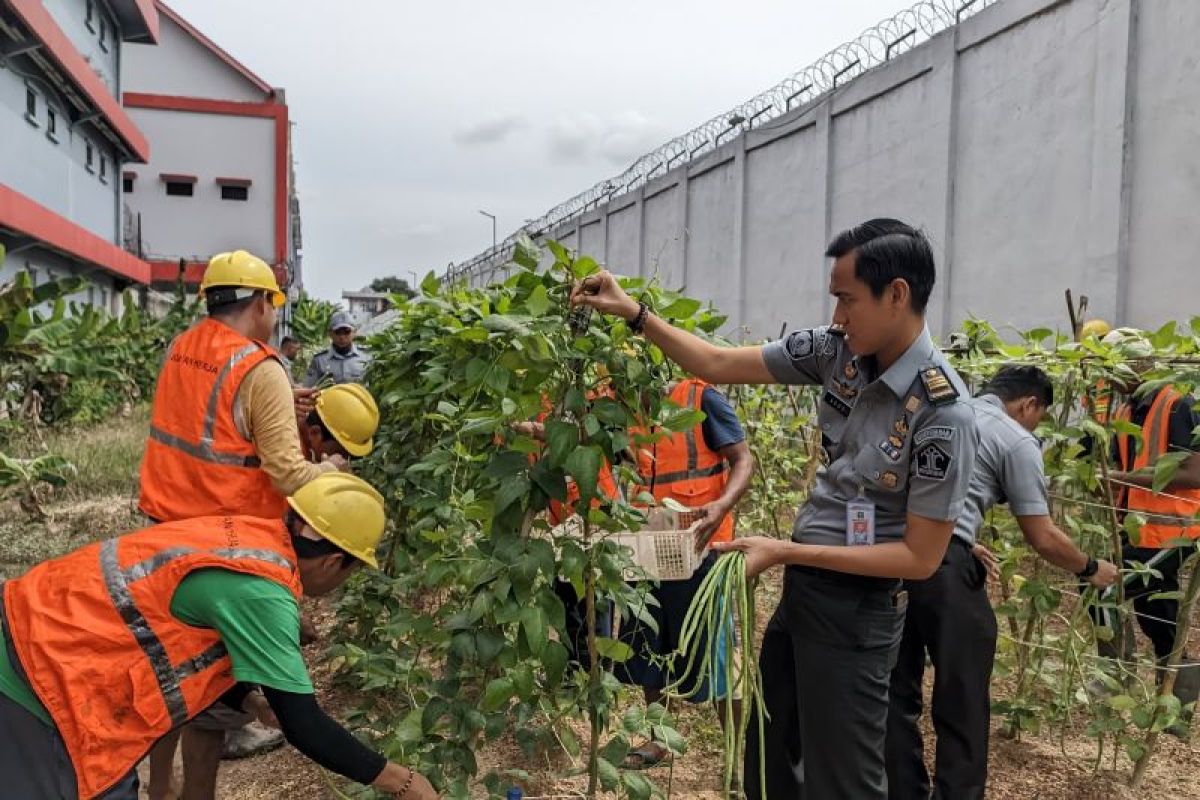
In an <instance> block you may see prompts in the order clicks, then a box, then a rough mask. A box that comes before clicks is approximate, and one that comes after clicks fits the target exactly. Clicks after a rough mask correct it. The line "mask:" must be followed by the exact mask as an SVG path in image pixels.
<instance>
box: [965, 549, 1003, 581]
mask: <svg viewBox="0 0 1200 800" xmlns="http://www.w3.org/2000/svg"><path fill="white" fill-rule="evenodd" d="M971 555H973V556H975V558H977V559H978V560H979V563H980V564H983V568H984V569H985V570H987V576H988V580H989V581H991V582H993V583H996V582H997V581H999V580H1000V562H999V561H997V560H996V554H995V553H993V552H992V551H991V550H988V549H987V548H986V547H984V546H983V545H981V544H977V545H975V546H974V547H972V548H971Z"/></svg>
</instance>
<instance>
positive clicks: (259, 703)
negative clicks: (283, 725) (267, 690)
mask: <svg viewBox="0 0 1200 800" xmlns="http://www.w3.org/2000/svg"><path fill="white" fill-rule="evenodd" d="M242 710H243V711H245V712H246V713H247V714H253V715H254V718H255V719H257V720H258V721H259V722H261V723H262V724H263V725H266V726H267V727H268V728H275V729H276V730H279V720H278V719H276V717H275V712H274V711H272V710H271V704H270V703H268V702H267V698H265V697H263V695H262V692H259V691H257V690H256V691H253V692H251V693H250V694H248V695H246V699H245V700H243V701H242Z"/></svg>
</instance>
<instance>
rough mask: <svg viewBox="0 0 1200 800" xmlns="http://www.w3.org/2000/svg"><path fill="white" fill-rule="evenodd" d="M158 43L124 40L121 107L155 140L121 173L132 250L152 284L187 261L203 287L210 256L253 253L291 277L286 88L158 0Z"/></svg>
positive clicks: (296, 235) (188, 272)
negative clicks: (147, 266)
mask: <svg viewBox="0 0 1200 800" xmlns="http://www.w3.org/2000/svg"><path fill="white" fill-rule="evenodd" d="M154 6H155V8H156V10H157V12H158V15H159V35H158V44H157V46H155V47H129V48H127V49H126V52H125V55H124V59H123V63H122V70H121V74H122V79H123V81H124V83H125V87H124V88H125V93H124V97H123V104H124V106H125V109H126V110H127V112H128V114H129V117H130V118H131V119H132V121H133V123H134V124H135V125H136V126H137V127H138V128H139V129H140V130H142V131H143V132H144V133H145V135H146V137H147V138H148V139H149V140H150V141H151V143H152V144H153V147H152V150H151V152H150V157H149V158H148V159H146V161H145V163H141V164H130V165H129V166H127V167H126V168H125V169H124V171H123V174H122V184H123V187H122V188H123V194H122V198H123V201H124V217H125V227H126V233H127V240H128V241H129V242H130V243H131V245H132V246H131V249H133V250H134V252H136V253H138V254H139V256H140V257H141V258H143V259H145V260H146V261H148V262H149V263H150V266H151V278H152V281H153V283H154V284H155V285H159V286H165V285H170V284H172V283H174V281H175V280H176V278H177V276H178V274H179V269H180V265H181V263H182V265H183V267H184V270H185V278H186V280H187V281H188V283H190V284H197V283H199V280H200V277H201V275H202V273H203V270H204V266H205V265H206V263H207V261H208V259H209V258H210V257H211V256H213V255H214V254H216V253H221V252H225V251H228V250H239V249H240V250H249V251H250V252H252V253H254V254H255V255H257V256H259V257H260V258H262V259H264V260H265V261H267V262H268V263H270V264H271V265H272V266H274V267H275V268H276V274H277V276H278V277H279V278H280V281H281V284H282V283H296V284H298V283H299V281H298V277H299V249H300V228H299V204H298V202H297V201H296V198H295V193H294V191H293V180H292V159H291V146H290V138H291V137H290V132H289V126H288V107H287V103H286V102H285V98H284V93H283V90H282V89H278V88H273V87H272V86H271V85H270V84H269V83H267V82H266V81H264V80H263V79H262V78H260V77H258V76H257V75H255V74H254V73H253V72H251V71H250V70H249V69H248V68H247V67H246V66H245V65H243V64H242V63H240V62H239V61H238V60H237V59H235V58H234V57H233V56H231V55H230V54H229V53H227V52H225V51H224V50H222V49H221V48H220V47H218V46H217V45H216V44H215V43H214V42H213V41H212V40H210V39H209V38H208V37H207V36H205V35H204V34H203V33H201V32H200V31H199V30H197V29H196V28H195V27H194V26H193V25H191V24H190V23H189V22H188V21H187V20H185V19H184V18H183V17H181V16H180V15H179V14H178V13H177V12H175V11H174V10H173V9H171V8H170V7H169V6H167V5H165V4H164V3H162V2H155V3H154Z"/></svg>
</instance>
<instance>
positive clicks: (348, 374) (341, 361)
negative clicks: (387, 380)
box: [304, 344, 371, 386]
mask: <svg viewBox="0 0 1200 800" xmlns="http://www.w3.org/2000/svg"><path fill="white" fill-rule="evenodd" d="M370 363H371V356H370V354H368V353H366V352H364V351H362V350H359V349H358V345H356V344H352V345H350V352H349V353H347V354H346V355H342V354H341V353H339V352H338V351H336V350H334V349H333V348H332V347H326V348H325V349H324V350H322V351H321V352H319V353H317V354H316V355H315V356H313V359H312V362H311V363H309V365H308V372H307V373H306V374H305V376H304V385H305V386H316V385H317V384H318V383H321V382H322V381H324V380H326V379H330V380H332V381H333V382H334V383H362V380H363V374H364V373H366V371H367V364H370Z"/></svg>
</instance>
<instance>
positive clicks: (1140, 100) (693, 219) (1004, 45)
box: [483, 0, 1200, 337]
mask: <svg viewBox="0 0 1200 800" xmlns="http://www.w3.org/2000/svg"><path fill="white" fill-rule="evenodd" d="M1135 12H1136V13H1135ZM1198 40H1200V2H1197V0H1005V2H1002V3H998V4H996V5H994V6H991V7H989V8H988V9H985V10H984V11H981V12H980V13H979V14H977V15H975V16H972V17H970V18H968V19H967V20H965V21H964V22H963V23H962V24H961V25H959V26H958V27H957V28H954V29H951V30H949V31H946V32H944V33H942V34H940V35H938V36H936V37H934V38H933V39H932V40H930V41H929V42H927V43H926V44H924V45H922V46H921V47H918V48H916V49H914V50H911V51H909V52H907V53H904V54H902V55H900V56H898V57H896V58H894V59H892V60H891V61H890V62H888V63H887V64H885V65H884V66H882V67H879V68H877V69H875V70H872V71H870V72H868V73H866V74H864V75H862V76H860V77H859V78H857V79H855V80H853V81H851V82H849V83H847V84H846V85H844V86H841V87H839V88H838V89H836V90H835V91H833V92H830V93H828V94H826V95H825V96H823V97H821V98H818V99H817V100H815V101H813V102H812V103H810V104H809V105H808V106H805V107H803V108H798V109H795V110H794V111H793V112H791V113H790V114H788V115H785V116H783V117H780V118H778V119H775V120H772V121H771V123H770V125H768V126H765V127H764V128H762V129H758V130H751V131H749V132H746V133H744V134H743V135H741V136H740V137H739V138H737V139H732V140H730V141H726V142H723V143H722V146H721V147H720V148H719V149H718V150H716V151H714V152H712V153H709V154H707V155H705V156H703V157H702V158H700V159H698V160H697V161H695V162H692V163H689V164H686V165H681V166H679V167H677V168H675V169H674V170H672V171H671V172H668V173H666V174H665V175H661V176H659V177H657V178H655V179H654V180H653V181H651V182H650V183H649V184H647V185H646V186H644V187H641V188H639V189H637V190H634V191H633V192H631V193H629V194H628V195H625V196H618V197H614V198H612V199H611V200H610V201H609V203H608V205H607V206H601V207H600V208H598V209H593V210H590V211H588V212H587V214H586V215H585V216H584V218H583V219H582V220H574V221H569V222H567V223H565V224H564V225H563V226H562V227H561V228H560V230H558V231H556V232H552V234H551V235H557V236H559V237H562V236H563V235H564V234H572V235H574V234H575V231H576V230H582V232H583V243H584V245H585V247H584V249H585V251H588V252H590V253H592V254H593V255H596V256H597V257H603V258H604V259H605V260H606V262H607V263H608V265H609V266H610V267H611V268H612V269H614V270H615V271H617V272H621V273H624V274H629V275H646V274H650V273H652V272H654V271H655V268H656V267H657V274H658V276H659V277H660V279H662V280H663V281H664V283H666V284H667V285H668V286H672V287H678V286H684V285H686V288H687V290H688V292H689V293H691V294H693V295H696V296H698V297H701V298H704V299H708V300H712V301H713V302H715V303H716V304H717V305H718V306H719V307H720V308H721V309H722V310H723V311H724V312H726V313H727V314H729V315H730V317H731V323H730V325H729V326H728V328H727V329H726V332H727V333H729V334H731V335H733V336H737V335H738V334H739V331H738V328H739V326H745V328H747V329H748V330H749V332H750V333H751V335H753V336H755V337H767V336H771V337H773V336H776V335H777V334H778V333H779V329H780V326H781V324H782V323H784V322H787V323H788V324H789V326H790V327H791V328H795V327H797V326H799V325H811V324H817V323H820V322H823V321H825V320H827V319H828V317H829V312H830V302H829V299H828V294H827V281H828V266H829V265H828V260H827V259H824V258H823V257H822V253H823V251H824V249H825V246H826V243H827V242H828V240H829V239H830V238H831V236H832V235H833V234H835V233H837V232H838V231H839V230H841V229H843V228H845V227H848V226H850V225H853V224H855V223H858V222H861V221H862V220H864V219H867V218H869V217H873V216H893V217H899V218H901V219H904V220H906V221H908V222H911V223H913V224H915V225H918V226H920V227H922V228H924V230H925V231H926V232H927V233H928V234H929V236H930V239H931V241H932V242H933V245H934V248H935V253H936V255H937V263H938V283H937V286H936V287H935V289H934V293H933V297H932V299H931V302H930V315H929V321H930V325H931V327H932V328H933V329H934V330H935V331H936V332H945V331H947V330H949V329H952V328H954V327H957V326H958V325H959V324H960V323H961V322H962V320H963V319H965V318H966V317H968V316H969V315H977V316H982V317H986V318H988V319H989V320H991V321H992V322H993V323H994V324H996V325H997V326H999V327H1002V328H1003V327H1004V326H1006V325H1014V326H1017V327H1020V328H1029V327H1033V326H1035V325H1049V326H1051V327H1057V328H1065V327H1066V325H1067V317H1066V311H1065V303H1064V300H1063V293H1064V290H1066V289H1068V288H1069V289H1071V290H1072V291H1073V293H1074V294H1075V295H1076V297H1078V296H1079V295H1081V294H1086V295H1087V296H1088V297H1089V300H1090V310H1091V312H1092V313H1094V314H1099V315H1102V316H1104V317H1106V318H1108V319H1110V320H1112V321H1114V322H1116V323H1117V324H1126V325H1136V326H1142V327H1149V328H1157V327H1159V326H1160V325H1161V324H1162V323H1163V322H1164V321H1165V320H1167V319H1178V320H1186V319H1188V318H1190V317H1191V316H1193V315H1200V267H1197V266H1196V254H1197V253H1198V252H1200V225H1197V224H1196V223H1195V221H1194V218H1195V215H1196V209H1198V208H1200V59H1197V58H1196V55H1195V53H1196V47H1195V42H1196V41H1198ZM581 223H582V227H581ZM493 274H495V273H493ZM483 275H484V277H485V278H486V277H487V271H486V270H485V271H484V273H483Z"/></svg>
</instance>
